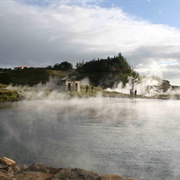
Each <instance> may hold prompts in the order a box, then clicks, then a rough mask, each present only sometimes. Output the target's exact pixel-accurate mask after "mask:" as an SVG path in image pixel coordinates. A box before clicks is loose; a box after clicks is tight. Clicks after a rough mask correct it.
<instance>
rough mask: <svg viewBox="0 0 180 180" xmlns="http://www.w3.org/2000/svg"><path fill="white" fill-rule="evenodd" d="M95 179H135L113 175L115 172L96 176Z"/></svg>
mask: <svg viewBox="0 0 180 180" xmlns="http://www.w3.org/2000/svg"><path fill="white" fill-rule="evenodd" d="M97 180H137V179H134V178H125V177H123V176H119V175H115V174H105V175H102V176H100V177H99V178H97Z"/></svg>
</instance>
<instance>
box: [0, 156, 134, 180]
mask: <svg viewBox="0 0 180 180" xmlns="http://www.w3.org/2000/svg"><path fill="white" fill-rule="evenodd" d="M0 179H3V180H9V179H12V180H22V179H23V180H30V179H36V180H136V179H134V178H125V177H123V176H119V175H112V174H107V175H102V176H101V175H99V174H98V173H96V172H92V171H86V170H83V169H78V168H53V167H48V166H45V165H42V164H38V163H33V164H31V165H30V166H28V167H27V166H25V165H19V164H17V163H16V162H15V161H14V160H12V159H9V158H6V157H3V158H0Z"/></svg>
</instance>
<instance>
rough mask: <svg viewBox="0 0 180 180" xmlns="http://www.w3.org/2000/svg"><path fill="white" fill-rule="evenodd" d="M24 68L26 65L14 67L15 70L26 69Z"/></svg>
mask: <svg viewBox="0 0 180 180" xmlns="http://www.w3.org/2000/svg"><path fill="white" fill-rule="evenodd" d="M26 68H27V67H26V66H17V67H14V69H15V70H19V69H26Z"/></svg>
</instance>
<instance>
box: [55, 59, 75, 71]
mask: <svg viewBox="0 0 180 180" xmlns="http://www.w3.org/2000/svg"><path fill="white" fill-rule="evenodd" d="M53 69H55V70H61V71H68V70H71V69H73V66H72V64H71V63H69V62H67V61H64V62H62V63H60V64H58V63H57V64H55V65H54V67H53Z"/></svg>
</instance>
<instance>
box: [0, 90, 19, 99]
mask: <svg viewBox="0 0 180 180" xmlns="http://www.w3.org/2000/svg"><path fill="white" fill-rule="evenodd" d="M17 100H19V94H18V93H17V91H11V90H7V89H0V102H5V101H17Z"/></svg>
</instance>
